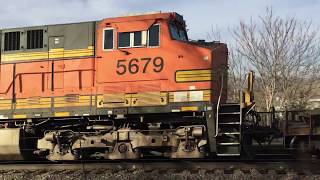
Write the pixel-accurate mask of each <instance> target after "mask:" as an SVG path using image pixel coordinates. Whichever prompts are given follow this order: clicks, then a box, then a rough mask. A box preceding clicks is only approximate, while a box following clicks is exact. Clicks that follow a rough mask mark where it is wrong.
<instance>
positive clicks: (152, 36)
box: [148, 24, 160, 46]
mask: <svg viewBox="0 0 320 180" xmlns="http://www.w3.org/2000/svg"><path fill="white" fill-rule="evenodd" d="M148 39H149V41H148V44H149V46H159V45H160V25H159V24H156V25H153V26H151V28H150V29H149V38H148Z"/></svg>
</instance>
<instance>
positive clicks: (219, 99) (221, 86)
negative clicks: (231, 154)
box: [214, 75, 224, 137]
mask: <svg viewBox="0 0 320 180" xmlns="http://www.w3.org/2000/svg"><path fill="white" fill-rule="evenodd" d="M223 83H224V82H223V75H222V77H221V85H220V93H219V98H218V102H217V111H216V134H215V136H214V137H217V136H218V134H219V128H218V126H219V108H220V101H221V96H222V90H223Z"/></svg>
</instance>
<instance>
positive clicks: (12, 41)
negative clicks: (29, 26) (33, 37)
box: [4, 31, 20, 51]
mask: <svg viewBox="0 0 320 180" xmlns="http://www.w3.org/2000/svg"><path fill="white" fill-rule="evenodd" d="M15 50H20V31H16V32H7V33H4V51H15Z"/></svg>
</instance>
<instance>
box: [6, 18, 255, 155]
mask: <svg viewBox="0 0 320 180" xmlns="http://www.w3.org/2000/svg"><path fill="white" fill-rule="evenodd" d="M0 33H1V36H0V37H1V39H0V40H1V69H0V70H1V71H0V118H1V121H0V123H1V127H2V128H1V129H0V137H1V139H0V158H1V159H26V158H27V159H28V158H29V159H30V158H46V159H49V160H53V161H58V160H77V159H82V158H83V159H85V158H96V159H139V158H145V157H148V156H152V157H153V156H160V157H168V158H203V157H209V156H210V157H212V156H213V155H215V156H237V157H238V156H240V154H241V152H242V145H241V141H242V129H243V128H242V119H243V117H242V116H243V115H244V113H246V112H244V108H245V107H250V105H251V104H250V102H251V99H252V97H251V96H250V92H249V93H246V96H245V99H246V102H247V103H244V104H225V102H226V98H227V84H226V82H227V57H228V49H227V46H226V44H223V43H219V42H203V41H196V42H195V41H190V40H189V39H188V36H187V31H186V24H185V21H184V19H183V17H182V16H181V15H179V14H177V13H150V14H140V15H132V16H124V17H116V18H106V19H103V20H101V21H93V22H83V23H72V24H58V25H44V26H36V27H25V28H14V29H3V30H1V31H0Z"/></svg>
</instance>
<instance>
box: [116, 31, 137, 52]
mask: <svg viewBox="0 0 320 180" xmlns="http://www.w3.org/2000/svg"><path fill="white" fill-rule="evenodd" d="M141 46H142V32H141V31H135V32H121V33H119V42H118V47H119V48H128V47H141Z"/></svg>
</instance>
